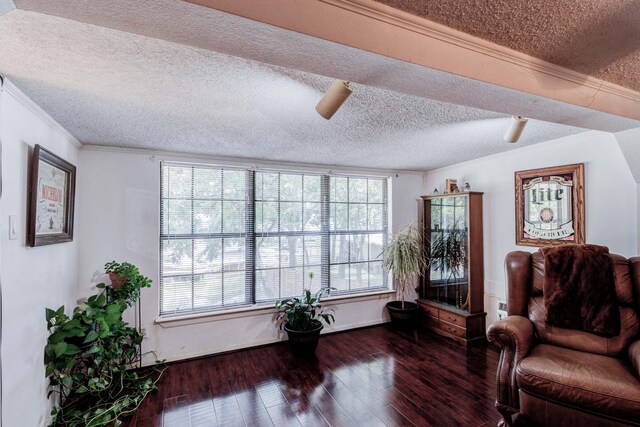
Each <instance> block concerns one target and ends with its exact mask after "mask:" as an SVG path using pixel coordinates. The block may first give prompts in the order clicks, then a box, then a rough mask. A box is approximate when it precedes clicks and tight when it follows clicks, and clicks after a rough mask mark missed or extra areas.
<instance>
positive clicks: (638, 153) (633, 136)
mask: <svg viewBox="0 0 640 427" xmlns="http://www.w3.org/2000/svg"><path fill="white" fill-rule="evenodd" d="M614 135H615V137H616V139H617V140H618V145H619V146H620V149H621V150H622V154H624V158H625V159H626V161H627V164H628V165H629V169H631V173H632V174H633V177H634V179H635V180H636V186H637V187H638V188H637V190H638V224H640V128H636V129H629V130H626V131H624V132H617V133H615V134H614ZM638 253H640V227H638Z"/></svg>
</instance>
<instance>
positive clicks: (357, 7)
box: [320, 0, 640, 102]
mask: <svg viewBox="0 0 640 427" xmlns="http://www.w3.org/2000/svg"><path fill="white" fill-rule="evenodd" d="M320 1H321V2H323V3H327V4H330V5H333V6H336V7H340V8H342V9H346V10H349V11H351V12H355V13H357V14H360V15H363V16H366V17H369V18H372V19H376V20H378V21H382V22H385V23H388V24H391V25H393V26H395V27H399V28H404V29H406V30H409V31H412V32H415V33H418V34H421V35H424V36H427V37H430V38H434V39H438V40H440V41H443V42H445V43H448V44H452V45H455V46H458V47H461V48H463V49H467V50H470V51H473V52H477V53H480V54H482V55H487V56H490V57H493V58H496V59H499V60H501V61H505V62H509V63H512V64H515V65H518V66H520V67H524V68H528V69H530V70H533V71H538V72H542V73H545V74H548V75H550V76H554V77H557V78H561V79H564V80H567V81H570V82H572V83H576V84H580V85H583V86H587V87H590V88H592V89H595V90H598V91H601V92H607V93H610V94H612V95H615V96H622V97H624V98H628V99H630V100H633V101H636V102H640V92H638V91H635V90H633V89H629V88H626V87H624V86H620V85H617V84H615V83H611V82H608V81H605V80H601V79H598V78H596V77H593V76H589V75H587V74H582V73H580V72H577V71H573V70H570V69H568V68H564V67H561V66H559V65H555V64H552V63H550V62H547V61H544V60H542V59H539V58H536V57H534V56H530V55H527V54H525V53H522V52H519V51H517V50H513V49H510V48H508V47H505V46H501V45H499V44H496V43H493V42H490V41H487V40H484V39H481V38H478V37H475V36H472V35H470V34H467V33H464V32H462V31H459V30H455V29H453V28H451V27H447V26H445V25H442V24H439V23H437V22H433V21H430V20H428V19H426V18H422V17H420V16H416V15H412V14H410V13H408V12H404V11H402V10H399V9H395V8H393V7H391V6H387V5H385V4H382V3H379V2H376V1H373V0H320Z"/></svg>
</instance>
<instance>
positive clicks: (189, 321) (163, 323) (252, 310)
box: [154, 289, 396, 328]
mask: <svg viewBox="0 0 640 427" xmlns="http://www.w3.org/2000/svg"><path fill="white" fill-rule="evenodd" d="M395 293H396V291H395V290H393V289H385V290H383V291H375V292H368V293H362V294H353V295H339V296H335V297H328V298H323V299H322V302H323V303H324V304H326V306H328V307H330V306H333V305H341V304H348V303H352V302H359V301H370V300H376V299H382V298H383V297H385V296H387V295H390V294H395ZM274 312H275V311H274V308H273V305H268V306H252V307H242V308H236V309H230V310H224V311H218V312H206V313H194V314H185V315H182V316H172V317H159V318H157V319H156V320H155V322H154V323H155V324H156V325H158V326H160V327H161V328H176V327H180V326H187V325H194V324H198V323H208V322H217V321H220V320H229V319H238V318H242V317H251V316H260V315H265V314H271V313H274Z"/></svg>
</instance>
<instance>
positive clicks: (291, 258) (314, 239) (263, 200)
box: [255, 172, 323, 303]
mask: <svg viewBox="0 0 640 427" xmlns="http://www.w3.org/2000/svg"><path fill="white" fill-rule="evenodd" d="M322 179H323V177H322V176H321V175H309V174H301V173H285V172H256V174H255V216H256V223H255V235H256V239H255V245H256V258H255V259H256V267H255V286H256V290H255V296H256V302H258V303H260V302H268V301H274V300H276V299H280V298H285V297H290V296H294V295H301V294H302V290H303V289H311V290H312V291H314V292H315V291H317V290H319V289H320V287H321V283H322V269H321V266H322V236H321V231H322V191H321V188H322ZM309 273H312V276H313V277H310V274H309Z"/></svg>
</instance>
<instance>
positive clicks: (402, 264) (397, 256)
mask: <svg viewBox="0 0 640 427" xmlns="http://www.w3.org/2000/svg"><path fill="white" fill-rule="evenodd" d="M381 256H382V266H383V267H384V268H385V269H386V270H388V271H390V272H391V275H392V276H393V279H394V282H395V285H396V291H397V295H398V296H399V297H400V300H399V301H390V302H388V303H387V310H389V315H390V316H391V321H392V322H393V323H395V324H397V325H401V324H406V323H408V322H410V321H411V320H412V319H413V318H414V317H415V315H416V314H417V313H418V312H419V307H418V304H416V303H414V302H409V301H405V297H406V294H407V293H408V292H410V291H411V290H413V289H414V288H415V282H416V280H417V279H418V277H420V276H422V275H424V273H425V271H426V270H427V268H428V266H429V262H428V260H427V251H426V248H425V245H424V242H423V236H422V233H421V232H420V229H419V228H418V226H417V225H415V224H410V225H408V226H407V227H405V228H404V229H402V230H400V231H399V232H397V233H395V234H394V235H393V236H392V237H391V240H390V241H389V243H388V244H387V246H386V247H385V248H384V250H383V251H382V254H381Z"/></svg>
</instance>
